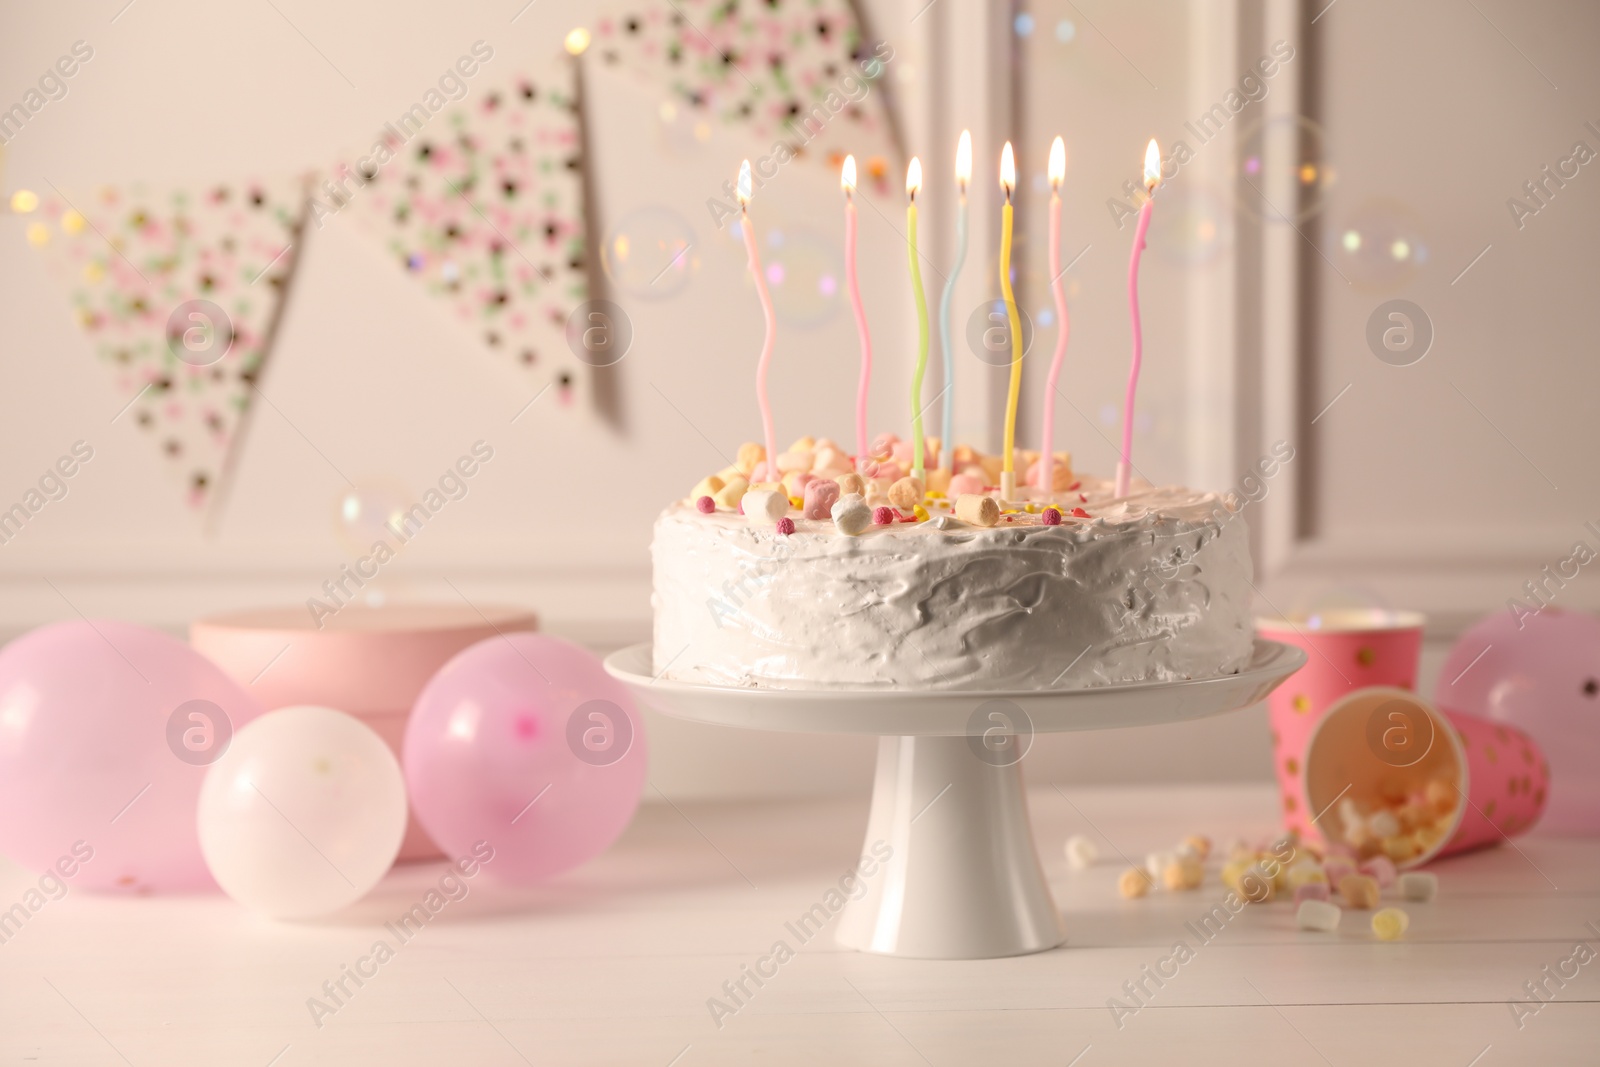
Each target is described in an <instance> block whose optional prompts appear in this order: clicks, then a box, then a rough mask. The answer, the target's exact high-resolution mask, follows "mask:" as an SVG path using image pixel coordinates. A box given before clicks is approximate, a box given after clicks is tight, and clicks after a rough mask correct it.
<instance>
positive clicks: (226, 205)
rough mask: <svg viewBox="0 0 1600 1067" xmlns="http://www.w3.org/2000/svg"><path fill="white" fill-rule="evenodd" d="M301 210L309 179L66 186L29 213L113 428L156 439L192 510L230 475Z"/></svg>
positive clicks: (33, 237) (29, 225)
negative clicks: (84, 190)
mask: <svg viewBox="0 0 1600 1067" xmlns="http://www.w3.org/2000/svg"><path fill="white" fill-rule="evenodd" d="M28 196H29V197H30V198H31V197H32V194H28ZM305 208H306V195H305V191H304V186H303V183H302V182H300V181H296V180H284V181H277V182H265V181H262V182H246V183H243V184H218V185H211V186H208V187H205V188H201V189H189V188H169V189H150V188H146V187H143V186H130V187H125V188H120V187H107V188H102V189H101V190H99V191H98V192H95V193H93V194H86V195H83V196H71V197H70V198H69V196H68V195H67V194H64V193H62V192H61V191H59V190H56V191H54V192H53V194H52V195H50V196H48V197H45V198H43V199H42V200H41V201H40V202H39V203H38V204H37V207H36V208H35V209H34V210H32V211H29V213H28V215H29V218H28V221H27V222H26V224H25V225H26V230H25V232H26V235H27V239H28V243H29V244H31V245H33V246H34V247H35V248H37V249H38V250H39V251H40V252H41V253H43V254H44V255H45V257H46V258H47V260H48V264H49V268H50V270H51V271H52V272H53V273H55V274H57V275H58V276H60V277H61V279H62V280H63V282H64V283H65V284H66V286H67V289H68V292H69V294H70V300H71V304H72V308H73V310H74V312H75V314H76V316H77V320H78V324H79V325H80V326H81V327H82V328H83V330H84V331H85V332H86V333H87V334H88V335H89V337H90V339H91V340H92V341H93V343H94V347H95V353H96V355H97V357H98V358H99V360H100V361H101V362H102V363H103V364H104V366H105V368H106V370H108V371H109V372H110V373H111V375H112V380H113V382H114V384H115V387H116V392H117V395H118V397H119V398H120V400H121V402H122V403H123V405H124V406H123V408H122V410H121V412H120V413H119V414H118V415H117V420H118V421H120V420H123V419H132V420H133V421H134V422H135V423H136V424H137V425H138V426H139V427H140V429H141V430H143V431H144V432H145V433H146V434H148V435H149V437H150V439H151V440H152V441H153V442H154V443H155V444H156V446H157V447H158V448H159V449H160V451H161V454H162V455H163V456H164V457H165V461H166V465H167V466H168V468H169V469H170V470H171V471H172V472H173V473H174V474H175V475H177V476H178V478H180V479H181V481H182V485H183V491H184V493H185V497H186V499H187V501H188V503H189V504H190V505H192V506H194V507H196V508H203V507H205V506H206V505H208V504H209V503H210V502H211V501H212V500H213V499H214V498H216V497H217V496H218V495H220V491H221V490H222V488H223V487H224V484H225V482H226V480H227V478H228V476H229V474H230V473H231V470H232V465H233V462H234V460H235V458H236V455H237V451H238V448H239V443H240V440H241V439H242V437H243V435H244V431H245V429H246V427H247V423H248V418H249V415H250V411H251V409H252V407H253V400H254V399H255V397H254V389H255V385H256V382H257V381H259V380H260V378H261V375H262V372H263V371H264V370H265V368H266V363H267V358H268V354H269V353H270V351H271V348H272V339H273V334H274V332H275V330H276V328H277V324H278V322H279V320H280V317H281V315H282V312H283V307H284V301H285V298H286V295H287V293H288V289H289V284H290V281H291V280H292V277H293V274H294V269H295V264H296V258H297V254H298V245H299V236H300V229H301V226H302V224H303V222H304V212H305Z"/></svg>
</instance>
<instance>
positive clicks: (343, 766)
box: [198, 706, 406, 919]
mask: <svg viewBox="0 0 1600 1067" xmlns="http://www.w3.org/2000/svg"><path fill="white" fill-rule="evenodd" d="M198 821H199V828H200V847H201V848H202V849H203V850H204V852H205V857H206V863H208V864H209V865H210V867H211V873H212V874H213V875H215V876H216V879H217V884H218V885H220V886H222V889H223V891H224V892H226V893H227V894H228V895H229V896H230V897H232V898H233V899H235V900H237V901H238V902H239V903H241V904H243V905H244V906H245V907H247V908H250V909H251V910H253V911H258V912H261V913H262V914H263V915H269V916H272V917H273V918H278V919H303V918H309V917H311V916H314V915H326V914H327V913H329V912H332V911H337V910H338V909H340V908H342V907H344V906H345V905H347V904H353V903H354V902H355V901H356V900H358V899H360V898H361V897H363V896H365V895H366V894H367V892H368V891H369V890H371V889H372V887H373V886H375V885H377V884H378V880H379V879H381V878H382V877H383V876H384V874H385V872H387V871H388V870H389V868H390V867H391V866H392V865H393V864H394V858H395V855H396V854H397V853H399V851H400V839H401V838H402V837H403V836H405V829H406V789H405V779H404V778H403V777H402V776H401V773H400V764H399V762H398V761H397V760H396V759H395V758H394V753H392V752H390V751H389V746H388V745H387V744H385V743H384V741H383V738H381V737H379V736H378V735H377V733H376V732H375V731H374V730H373V729H372V727H370V726H368V725H366V724H365V723H363V722H361V721H360V720H359V719H357V718H355V717H354V716H351V715H346V714H345V713H344V712H342V711H334V710H333V709H332V708H318V707H310V706H304V707H294V708H281V709H279V710H278V711H272V712H268V713H267V714H266V715H263V716H262V717H261V718H259V719H257V720H256V721H255V722H253V723H251V724H250V725H249V726H248V727H246V728H245V729H243V730H240V731H239V733H238V735H237V736H236V737H235V738H234V739H233V744H232V745H231V746H230V747H229V748H228V751H227V753H226V754H225V755H223V756H222V758H221V759H219V760H217V761H216V763H214V764H213V765H212V767H211V770H210V771H209V772H208V773H207V774H206V780H205V786H204V787H203V788H202V789H201V791H200V809H199V815H198Z"/></svg>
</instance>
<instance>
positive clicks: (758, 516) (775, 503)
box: [743, 489, 789, 523]
mask: <svg viewBox="0 0 1600 1067" xmlns="http://www.w3.org/2000/svg"><path fill="white" fill-rule="evenodd" d="M743 503H744V514H745V517H746V518H748V519H749V520H750V521H751V522H757V523H768V522H777V521H778V520H779V519H781V518H783V516H784V515H785V514H786V513H787V512H788V510H789V498H788V497H787V496H784V494H783V490H781V489H751V490H750V491H749V492H747V493H745V495H744V501H743Z"/></svg>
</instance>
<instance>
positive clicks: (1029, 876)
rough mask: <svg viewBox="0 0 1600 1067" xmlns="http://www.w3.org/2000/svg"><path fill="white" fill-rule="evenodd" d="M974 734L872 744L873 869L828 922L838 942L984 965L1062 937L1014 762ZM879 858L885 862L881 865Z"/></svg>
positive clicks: (868, 853)
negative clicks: (862, 890)
mask: <svg viewBox="0 0 1600 1067" xmlns="http://www.w3.org/2000/svg"><path fill="white" fill-rule="evenodd" d="M983 743H984V742H983V739H982V738H967V737H882V738H879V739H878V769H877V773H876V776H875V780H874V784H873V788H872V812H871V814H870V815H869V816H868V817H867V836H866V842H865V843H864V844H863V845H862V849H861V855H862V856H863V857H867V858H869V859H870V860H872V861H874V862H875V863H876V864H877V869H876V870H875V871H874V872H873V873H872V874H871V875H870V876H867V877H864V878H863V879H862V881H863V883H864V884H865V885H866V887H867V892H866V895H865V896H863V897H861V898H860V899H859V900H852V901H850V903H849V904H848V905H847V906H846V908H845V910H844V913H843V914H842V915H841V916H840V918H839V927H838V932H837V935H836V936H837V938H838V941H839V943H840V944H842V945H844V946H846V947H848V948H853V949H858V950H860V951H862V952H877V953H882V954H885V955H890V956H908V957H913V958H917V959H986V958H990V957H994V956H1020V955H1022V954H1024V953H1028V952H1039V951H1041V950H1043V949H1047V948H1054V947H1055V946H1057V945H1059V944H1061V942H1062V941H1064V940H1065V939H1066V930H1065V928H1064V927H1063V926H1062V924H1061V915H1060V913H1059V912H1058V911H1057V910H1056V904H1055V901H1054V900H1053V899H1052V898H1051V896H1050V888H1049V886H1047V885H1046V884H1045V880H1044V871H1043V870H1042V869H1041V867H1040V866H1039V853H1038V852H1037V851H1036V850H1035V849H1034V845H1033V833H1032V828H1031V826H1030V824H1029V821H1028V804H1027V797H1026V796H1025V795H1024V793H1023V789H1022V773H1021V768H1020V765H1019V764H1018V763H1014V762H1006V761H1005V760H1004V758H1003V757H1002V758H998V759H997V758H994V757H993V756H990V755H988V754H983V755H980V753H983V752H984V750H983ZM885 855H886V856H887V858H885Z"/></svg>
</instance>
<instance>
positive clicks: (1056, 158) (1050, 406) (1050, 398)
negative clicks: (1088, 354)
mask: <svg viewBox="0 0 1600 1067" xmlns="http://www.w3.org/2000/svg"><path fill="white" fill-rule="evenodd" d="M1066 176H1067V146H1066V144H1065V143H1064V142H1063V141H1062V140H1061V138H1059V137H1057V138H1056V139H1055V140H1054V141H1052V142H1051V144H1050V293H1051V295H1052V296H1054V297H1055V301H1056V318H1057V319H1059V320H1060V322H1061V328H1060V330H1058V331H1057V332H1056V354H1055V355H1054V356H1053V357H1051V360H1050V375H1049V377H1048V378H1047V379H1046V380H1045V386H1044V425H1042V426H1040V427H1039V488H1040V489H1043V490H1045V491H1046V492H1049V491H1051V489H1052V488H1054V486H1055V462H1056V458H1055V453H1054V452H1053V451H1051V448H1052V445H1053V444H1054V442H1053V441H1052V439H1051V438H1052V435H1053V434H1054V432H1055V422H1056V380H1057V379H1058V378H1060V377H1061V361H1062V359H1063V357H1065V356H1066V354H1067V294H1066V293H1065V292H1064V291H1063V290H1062V286H1061V275H1062V273H1063V272H1062V270H1061V183H1062V181H1063V180H1065V178H1066Z"/></svg>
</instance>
